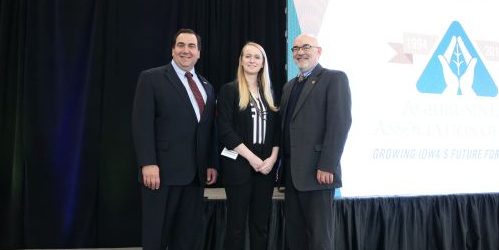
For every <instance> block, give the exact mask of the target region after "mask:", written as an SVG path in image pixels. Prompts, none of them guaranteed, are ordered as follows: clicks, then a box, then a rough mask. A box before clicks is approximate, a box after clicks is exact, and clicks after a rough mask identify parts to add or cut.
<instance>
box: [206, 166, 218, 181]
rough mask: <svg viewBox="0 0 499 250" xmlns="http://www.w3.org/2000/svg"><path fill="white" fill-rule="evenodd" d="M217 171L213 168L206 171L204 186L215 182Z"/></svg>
mask: <svg viewBox="0 0 499 250" xmlns="http://www.w3.org/2000/svg"><path fill="white" fill-rule="evenodd" d="M217 175H218V173H217V170H216V169H214V168H208V169H207V170H206V184H207V185H211V184H214V183H215V182H217Z"/></svg>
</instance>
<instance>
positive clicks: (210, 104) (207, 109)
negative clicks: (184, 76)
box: [198, 75, 214, 122]
mask: <svg viewBox="0 0 499 250" xmlns="http://www.w3.org/2000/svg"><path fill="white" fill-rule="evenodd" d="M198 79H199V80H200V81H201V85H203V88H204V91H205V92H206V104H205V108H204V112H203V113H202V114H201V119H200V120H201V121H204V120H206V118H207V116H206V114H209V113H210V112H211V110H212V108H213V104H214V102H212V101H211V100H213V99H214V95H213V89H212V88H210V87H209V85H208V81H207V80H206V79H205V78H204V77H202V76H200V75H198ZM201 121H200V122H201Z"/></svg>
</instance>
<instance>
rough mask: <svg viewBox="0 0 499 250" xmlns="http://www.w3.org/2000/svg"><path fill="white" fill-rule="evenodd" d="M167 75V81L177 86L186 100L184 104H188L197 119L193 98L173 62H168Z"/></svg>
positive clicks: (176, 88)
mask: <svg viewBox="0 0 499 250" xmlns="http://www.w3.org/2000/svg"><path fill="white" fill-rule="evenodd" d="M165 77H166V78H167V79H168V80H169V81H167V82H170V83H171V84H172V85H173V86H174V87H175V90H177V93H178V94H179V95H180V96H181V97H182V99H183V100H184V105H187V106H188V109H189V110H191V111H192V112H191V113H192V116H193V118H194V120H196V121H197V120H198V118H197V117H196V111H194V107H192V103H191V100H190V99H189V94H187V90H186V89H185V87H184V84H182V81H180V79H179V78H178V75H177V72H175V70H174V69H173V66H172V65H171V64H168V65H167V66H166V69H165Z"/></svg>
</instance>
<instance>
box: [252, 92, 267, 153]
mask: <svg viewBox="0 0 499 250" xmlns="http://www.w3.org/2000/svg"><path fill="white" fill-rule="evenodd" d="M250 106H251V118H252V121H253V144H263V143H264V142H265V134H266V132H267V123H266V120H267V109H266V108H265V105H264V103H263V101H262V99H261V98H253V96H251V102H250Z"/></svg>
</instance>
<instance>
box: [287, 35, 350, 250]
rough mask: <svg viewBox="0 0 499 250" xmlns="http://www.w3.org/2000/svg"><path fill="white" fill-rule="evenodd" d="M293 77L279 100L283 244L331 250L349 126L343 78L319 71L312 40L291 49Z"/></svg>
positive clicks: (297, 41) (308, 37) (347, 93)
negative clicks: (295, 71) (294, 67)
mask: <svg viewBox="0 0 499 250" xmlns="http://www.w3.org/2000/svg"><path fill="white" fill-rule="evenodd" d="M292 52H293V59H294V62H295V64H296V65H297V66H298V68H299V70H300V74H299V76H298V77H296V78H294V79H292V80H291V81H289V82H288V83H287V84H286V85H285V86H284V88H283V94H282V100H281V112H282V117H283V119H282V131H283V161H284V176H285V185H286V191H285V197H286V200H285V215H286V217H285V219H286V239H287V245H288V247H289V248H290V249H297V250H298V249H299V250H305V249H309V250H321V249H324V250H326V249H327V250H331V249H333V239H332V237H333V221H332V219H333V218H332V215H333V214H332V211H333V210H332V202H333V195H334V189H335V188H336V187H341V167H340V158H341V155H342V153H343V147H344V145H345V142H346V139H347V135H348V131H349V129H350V125H351V122H352V117H351V98H350V88H349V85H348V79H347V76H346V74H345V73H343V72H341V71H336V70H328V69H325V68H322V67H321V65H320V64H319V63H318V61H319V57H320V55H321V53H322V48H321V47H319V45H318V42H317V39H316V38H315V37H313V36H311V35H307V34H302V35H299V36H298V37H297V38H296V39H295V41H294V44H293V47H292Z"/></svg>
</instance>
